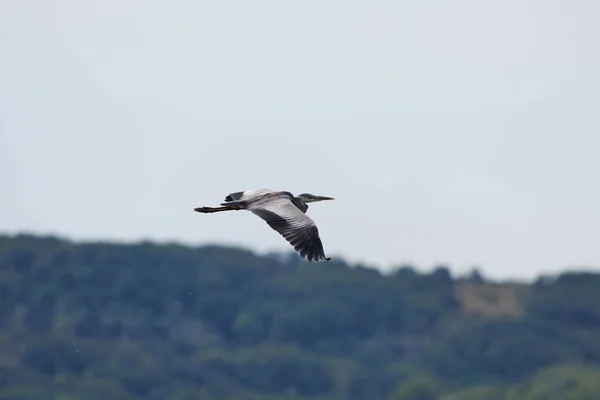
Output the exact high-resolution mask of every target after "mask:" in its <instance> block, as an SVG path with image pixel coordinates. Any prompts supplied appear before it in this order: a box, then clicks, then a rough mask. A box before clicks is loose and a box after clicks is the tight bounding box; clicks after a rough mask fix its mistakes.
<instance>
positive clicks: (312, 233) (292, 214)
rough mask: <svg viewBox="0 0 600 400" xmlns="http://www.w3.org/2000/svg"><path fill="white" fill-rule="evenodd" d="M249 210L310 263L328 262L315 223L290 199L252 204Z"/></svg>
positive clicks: (281, 198) (280, 198)
mask: <svg viewBox="0 0 600 400" xmlns="http://www.w3.org/2000/svg"><path fill="white" fill-rule="evenodd" d="M248 210H249V211H251V212H253V213H254V214H256V215H258V216H259V217H261V218H262V219H264V220H265V221H266V222H267V224H269V226H270V227H271V228H273V229H274V230H276V231H277V232H279V234H281V236H283V237H284V238H285V239H286V240H287V241H288V242H289V243H290V244H291V245H292V246H294V249H296V251H297V252H298V253H300V255H301V256H302V257H306V259H307V260H308V261H319V260H327V261H329V258H328V257H325V252H324V251H323V243H322V242H321V238H320V237H319V230H318V229H317V225H316V224H315V222H314V221H313V220H312V219H311V218H310V217H309V216H308V215H306V214H304V213H303V212H302V211H300V210H299V209H298V208H297V207H296V206H295V205H294V204H293V203H292V201H291V200H290V199H289V198H288V197H279V198H274V199H272V200H271V199H270V200H269V201H266V202H260V203H258V204H250V205H249V206H248Z"/></svg>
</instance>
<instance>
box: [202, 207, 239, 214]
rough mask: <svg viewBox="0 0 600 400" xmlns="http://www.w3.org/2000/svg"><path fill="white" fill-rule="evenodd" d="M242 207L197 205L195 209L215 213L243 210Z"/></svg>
mask: <svg viewBox="0 0 600 400" xmlns="http://www.w3.org/2000/svg"><path fill="white" fill-rule="evenodd" d="M241 209H242V208H241V207H239V206H236V207H228V206H225V207H196V208H194V211H197V212H199V213H205V214H206V213H214V212H219V211H231V210H241Z"/></svg>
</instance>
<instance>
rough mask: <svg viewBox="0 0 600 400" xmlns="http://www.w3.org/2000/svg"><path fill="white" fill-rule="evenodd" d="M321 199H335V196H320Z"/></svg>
mask: <svg viewBox="0 0 600 400" xmlns="http://www.w3.org/2000/svg"><path fill="white" fill-rule="evenodd" d="M319 200H335V199H334V198H333V197H327V196H319Z"/></svg>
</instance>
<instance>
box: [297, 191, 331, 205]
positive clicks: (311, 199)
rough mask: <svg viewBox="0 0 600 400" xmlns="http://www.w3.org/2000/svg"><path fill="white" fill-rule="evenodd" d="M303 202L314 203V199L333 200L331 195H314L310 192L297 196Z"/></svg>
mask: <svg viewBox="0 0 600 400" xmlns="http://www.w3.org/2000/svg"><path fill="white" fill-rule="evenodd" d="M297 197H298V198H299V199H300V200H302V201H303V202H304V203H314V202H315V201H324V200H333V197H327V196H315V195H314V194H310V193H302V194H299V195H298V196H297Z"/></svg>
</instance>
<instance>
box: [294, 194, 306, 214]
mask: <svg viewBox="0 0 600 400" xmlns="http://www.w3.org/2000/svg"><path fill="white" fill-rule="evenodd" d="M292 203H294V205H295V206H296V207H298V208H299V209H300V211H302V212H303V213H306V210H308V204H306V203H305V202H304V201H302V199H300V198H298V197H294V198H293V199H292Z"/></svg>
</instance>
